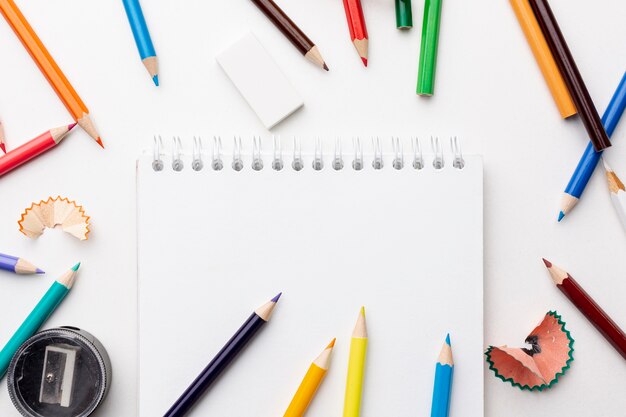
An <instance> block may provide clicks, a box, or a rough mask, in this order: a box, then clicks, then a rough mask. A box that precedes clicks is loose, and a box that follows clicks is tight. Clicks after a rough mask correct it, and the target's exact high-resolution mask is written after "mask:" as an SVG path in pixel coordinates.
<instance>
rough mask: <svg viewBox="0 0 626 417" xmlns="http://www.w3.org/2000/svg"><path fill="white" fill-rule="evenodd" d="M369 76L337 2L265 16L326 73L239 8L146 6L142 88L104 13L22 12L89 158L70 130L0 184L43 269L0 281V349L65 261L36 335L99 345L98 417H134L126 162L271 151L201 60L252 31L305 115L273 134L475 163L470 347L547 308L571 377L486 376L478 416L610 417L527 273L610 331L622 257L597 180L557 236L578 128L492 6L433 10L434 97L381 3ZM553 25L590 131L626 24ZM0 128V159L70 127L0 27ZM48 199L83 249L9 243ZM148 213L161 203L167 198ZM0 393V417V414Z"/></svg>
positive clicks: (109, 9) (1, 215)
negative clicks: (222, 149)
mask: <svg viewBox="0 0 626 417" xmlns="http://www.w3.org/2000/svg"><path fill="white" fill-rule="evenodd" d="M364 3H365V4H364V9H365V15H366V19H367V23H368V29H369V32H370V38H371V49H370V52H371V53H370V68H368V69H364V68H363V67H362V64H361V62H360V60H359V59H358V57H357V55H356V52H355V50H354V48H353V46H352V45H351V43H350V41H349V38H348V34H347V28H346V23H345V16H344V11H343V7H342V5H341V2H340V1H339V0H321V1H318V2H302V1H297V0H282V1H281V4H282V5H283V7H284V9H285V10H287V11H288V12H289V13H290V15H291V16H292V18H293V19H294V20H296V21H297V22H300V26H301V27H302V28H303V29H304V30H305V31H306V32H307V33H308V34H309V36H310V37H311V38H312V39H313V40H314V41H315V42H316V43H317V44H318V46H319V48H320V50H321V52H322V54H323V55H324V57H325V58H326V60H327V62H328V65H329V66H330V68H331V72H330V73H325V72H323V71H321V70H319V69H317V68H315V67H313V66H312V65H310V64H309V63H308V62H307V61H306V60H305V59H304V58H302V57H301V56H299V55H298V53H297V51H296V50H295V49H294V48H293V47H292V46H291V45H290V44H289V43H288V42H287V41H286V40H285V39H284V38H283V36H282V35H281V34H280V33H279V32H278V31H277V30H276V29H275V28H274V27H273V26H272V25H271V24H269V22H268V21H267V19H266V18H265V17H264V16H263V15H262V14H261V13H260V12H259V11H258V10H256V8H255V7H254V6H253V5H252V4H249V2H248V1H246V0H240V1H229V2H216V1H211V2H207V1H202V0H193V1H192V0H188V1H186V2H184V4H183V2H166V1H155V0H153V1H144V5H143V7H144V11H145V14H146V17H147V19H148V22H149V25H150V28H151V32H152V37H153V40H154V43H155V47H156V49H157V52H158V54H159V57H160V62H161V71H160V77H161V82H162V86H161V87H159V88H158V89H156V88H155V87H154V86H153V85H152V83H151V80H150V79H149V77H148V75H147V73H146V72H145V69H144V68H143V66H142V65H141V63H140V61H139V57H138V54H137V51H136V49H135V45H134V41H133V39H132V35H131V33H130V29H129V27H128V22H127V20H126V16H125V13H124V10H123V7H122V4H121V2H111V1H108V2H105V1H92V2H89V3H86V2H84V1H78V0H54V1H51V0H49V1H42V0H31V1H28V2H26V1H20V2H19V4H20V6H21V7H22V10H23V12H24V13H25V15H26V16H27V17H28V19H29V20H30V22H31V24H32V25H33V26H34V27H35V28H36V29H37V31H38V33H39V35H40V36H41V38H42V39H43V40H44V41H45V43H46V45H47V46H48V48H49V50H50V51H51V53H52V54H53V55H54V57H55V58H56V60H57V62H58V63H59V65H60V66H61V67H62V68H63V70H64V72H65V73H66V75H67V76H68V78H69V79H70V80H71V82H72V84H73V85H74V87H75V88H76V89H77V91H78V92H79V93H80V94H81V96H82V97H83V99H84V100H85V102H86V103H87V105H88V106H89V108H90V110H91V114H92V117H93V119H94V121H95V123H96V124H97V126H98V128H99V129H100V131H101V134H102V138H103V140H104V143H105V145H106V146H107V149H106V150H105V151H102V150H100V149H99V148H98V146H97V145H96V144H95V143H94V142H93V141H92V140H91V139H90V138H88V137H87V135H86V134H84V133H83V132H81V131H77V132H75V133H73V134H72V136H71V137H69V138H68V139H67V140H66V142H64V143H63V144H62V146H60V147H59V148H58V149H56V150H54V151H53V152H50V153H49V154H48V155H46V156H44V157H42V158H40V159H39V160H38V161H36V162H35V163H31V164H29V165H28V166H27V167H23V168H22V169H20V170H19V171H17V172H15V173H13V174H11V175H10V176H7V177H4V178H2V179H1V180H0V201H1V203H0V247H1V248H2V251H3V252H8V253H13V254H19V255H21V256H24V257H25V258H27V259H30V260H32V261H33V262H36V263H37V264H38V265H39V266H41V267H43V268H45V269H46V270H47V271H48V272H49V275H47V276H45V277H13V276H11V275H10V274H2V276H1V277H0V317H1V319H0V340H6V339H7V338H8V337H9V336H10V334H11V333H12V332H13V331H14V329H15V327H16V326H17V324H18V323H19V322H20V321H21V320H22V319H23V317H24V316H25V315H26V314H27V312H28V310H29V309H30V308H31V307H32V305H33V304H34V302H35V301H36V300H37V299H38V298H39V296H40V295H41V294H42V293H43V292H44V291H45V290H46V288H47V287H48V286H49V284H50V282H51V280H52V279H53V277H57V276H58V275H59V274H61V273H62V272H63V271H64V270H65V269H67V268H69V267H70V266H71V265H73V263H74V262H76V261H77V260H81V261H83V267H82V268H81V274H80V278H79V279H80V282H79V283H78V284H77V286H76V288H75V289H74V291H73V293H72V294H71V295H70V298H69V299H67V300H66V301H65V302H64V304H63V305H62V306H61V307H60V308H59V310H58V311H57V312H56V313H55V314H54V316H53V317H52V318H51V319H50V321H49V322H48V324H47V325H48V326H55V325H63V324H70V325H75V326H79V327H84V328H85V329H87V330H90V331H91V332H93V333H94V334H96V335H97V336H98V337H99V338H100V339H101V341H102V342H103V343H104V344H105V345H106V346H107V348H108V351H109V353H110V355H111V356H112V360H113V363H114V367H115V382H114V384H113V386H112V389H111V392H110V396H109V398H108V399H107V401H106V403H105V404H104V405H103V407H102V408H101V411H100V413H99V415H101V416H133V415H135V396H136V380H135V376H136V361H135V357H134V354H135V350H136V341H135V335H136V296H137V295H136V286H135V277H136V273H135V268H136V265H135V251H136V241H135V175H134V174H135V159H136V156H137V154H138V152H139V151H140V149H143V148H146V147H148V145H149V143H150V141H151V138H152V135H153V134H154V133H160V134H162V135H164V137H165V138H167V139H168V140H169V138H170V137H171V135H173V134H177V135H181V136H182V137H184V138H187V139H189V138H190V137H191V135H193V134H201V135H203V136H204V137H209V136H210V135H213V134H221V135H222V136H224V137H230V136H231V135H232V134H239V135H242V136H243V137H244V138H246V139H248V140H250V136H251V135H252V134H263V135H264V136H265V137H269V133H268V132H267V131H265V130H264V129H263V127H262V125H261V124H260V123H259V122H258V121H257V120H256V118H255V116H254V114H252V113H251V111H250V110H249V109H248V108H247V106H246V104H245V103H244V102H243V100H242V99H241V98H240V97H239V96H238V94H237V93H236V92H235V91H234V90H233V88H232V85H230V83H229V81H228V80H227V78H226V76H225V75H224V74H223V73H221V70H220V69H219V68H218V66H217V64H216V63H215V61H214V59H213V57H214V55H215V54H216V53H218V52H219V51H221V50H222V49H223V48H225V47H226V46H228V45H229V44H230V43H232V42H233V41H234V40H235V39H236V38H237V37H239V36H240V35H241V34H243V33H244V32H246V31H247V30H253V31H254V32H255V33H256V34H257V36H258V37H259V39H260V40H261V42H262V43H263V44H264V45H265V46H266V48H267V49H268V51H269V52H270V54H271V55H272V56H273V57H274V58H275V60H276V61H277V62H278V64H279V66H281V67H282V68H283V69H284V71H285V73H286V74H287V76H288V77H289V78H290V79H291V80H292V81H293V83H294V85H295V87H296V88H297V89H298V90H299V91H300V92H301V94H302V95H303V96H304V99H305V103H306V104H305V108H304V109H303V110H301V111H299V112H298V113H297V114H295V115H294V116H293V117H291V118H290V119H288V120H287V121H285V122H284V123H282V124H281V125H279V126H278V127H277V128H276V129H274V133H276V134H281V135H282V136H284V137H287V136H291V135H293V134H298V135H300V136H301V137H302V139H303V140H305V141H310V140H312V138H313V137H316V136H320V137H322V138H324V140H327V141H328V142H329V143H330V141H331V139H332V138H333V137H334V136H336V135H339V136H343V137H344V138H349V137H351V136H353V135H360V136H361V137H362V138H368V137H369V136H371V135H380V136H381V137H389V136H391V135H399V136H403V137H408V136H411V135H418V136H420V137H422V138H426V137H428V136H430V135H431V134H433V135H439V136H441V137H442V138H447V137H448V136H450V135H458V136H459V137H461V138H462V140H463V144H464V149H465V152H466V153H482V154H483V155H484V157H485V192H486V194H485V227H486V230H485V254H486V257H485V271H486V276H485V283H486V284H485V346H487V345H489V344H505V343H506V344H509V345H520V344H521V343H522V342H523V340H524V339H525V337H526V336H527V334H528V332H530V330H531V329H532V328H533V327H534V325H535V324H536V323H537V322H538V321H539V320H540V319H541V317H542V316H543V314H544V313H545V312H546V311H548V310H550V309H557V310H558V311H559V312H560V313H562V314H563V317H564V319H565V321H566V322H567V324H568V328H570V329H571V331H572V334H573V336H574V338H575V339H576V344H575V347H576V352H575V357H576V360H575V362H574V364H573V366H572V369H571V370H570V372H569V373H568V374H567V375H566V376H565V377H564V378H563V380H562V381H561V382H559V384H557V386H556V387H555V388H554V389H552V390H550V391H548V392H544V393H528V392H520V391H518V390H517V389H516V388H512V387H511V386H509V385H506V384H504V383H502V382H501V381H499V380H497V379H495V378H494V377H493V376H492V375H491V373H490V372H489V371H487V370H486V371H485V372H487V373H488V374H487V375H486V379H485V381H486V382H485V383H486V401H485V402H486V410H487V411H486V414H487V415H488V416H491V417H499V416H530V415H554V414H559V415H577V416H588V415H594V416H607V417H616V416H621V415H624V409H626V397H624V396H623V389H622V387H623V381H624V378H625V377H626V365H625V363H624V360H623V359H622V358H621V357H620V356H619V355H618V354H617V353H616V352H615V350H613V349H612V348H611V347H610V346H609V345H608V343H607V342H606V341H605V340H604V339H603V338H602V337H601V336H599V335H598V333H597V332H596V331H595V329H593V327H592V326H591V325H590V324H589V323H588V322H587V321H586V320H585V319H584V318H583V317H582V315H581V314H580V313H579V312H578V311H576V310H575V308H573V307H572V306H571V305H570V304H569V302H568V301H567V300H566V299H565V298H564V296H562V295H561V294H560V293H559V292H558V291H557V290H556V289H555V288H553V286H552V284H551V283H550V280H549V278H548V276H547V274H546V272H545V270H544V267H543V265H542V263H541V260H540V257H542V256H544V257H547V258H549V259H551V260H553V261H554V262H555V263H557V264H559V265H561V266H563V267H565V268H566V269H568V270H569V271H570V272H571V273H572V274H573V275H574V276H575V277H577V278H578V280H579V282H581V283H582V284H583V285H584V286H585V288H586V289H587V291H588V292H590V293H591V294H592V295H594V296H595V298H596V299H597V301H599V302H600V303H601V304H602V305H603V306H604V308H605V309H606V310H607V312H609V313H610V314H611V315H612V316H613V317H614V318H615V320H616V321H618V322H620V323H622V325H623V326H626V306H625V305H624V303H623V298H624V294H625V292H626V283H625V282H624V280H623V277H624V276H625V274H626V260H625V259H624V257H623V256H621V255H622V254H623V253H624V251H625V250H626V238H625V237H624V232H623V231H622V230H621V227H620V225H619V223H618V221H617V218H616V216H615V213H613V211H612V210H613V209H612V207H611V204H610V200H609V196H608V193H607V190H606V186H605V183H604V179H603V178H602V176H601V175H596V176H595V177H594V179H593V180H592V181H591V183H590V185H589V188H588V190H587V192H586V194H585V196H584V199H583V201H582V203H581V204H580V205H579V207H577V208H576V210H575V212H573V213H572V214H571V215H570V216H569V217H568V218H567V219H566V220H565V221H564V222H563V224H560V225H557V224H556V221H555V220H556V215H557V212H558V202H559V198H560V193H561V192H562V189H563V187H564V186H565V184H566V182H567V180H568V179H569V176H570V174H571V172H572V170H573V169H574V167H575V165H576V163H577V161H578V158H579V156H580V154H581V152H582V151H583V149H584V147H585V146H586V142H587V138H586V134H585V132H584V129H583V127H582V124H581V122H580V120H578V119H574V120H570V121H567V122H564V121H562V120H560V118H559V115H558V112H557V110H556V108H555V106H554V104H553V102H552V98H551V97H550V94H549V92H548V90H547V88H546V87H545V84H544V82H543V79H542V77H541V74H540V72H539V71H538V69H537V66H536V64H535V62H534V59H533V57H532V55H531V52H530V50H529V48H528V45H527V44H526V41H525V39H524V37H523V35H522V32H521V30H520V28H519V25H518V23H517V21H516V19H515V16H514V14H513V12H512V10H511V8H510V6H509V4H508V2H506V1H500V2H494V1H488V0H474V1H471V2H470V1H461V0H448V1H447V2H446V4H445V5H444V12H443V21H442V33H441V42H440V55H439V57H440V59H439V68H438V79H437V89H436V96H435V97H434V98H432V99H423V98H418V97H416V96H415V94H414V88H415V79H416V68H417V60H418V54H419V40H420V30H421V16H422V12H423V4H422V2H421V1H414V21H415V27H414V29H413V30H412V31H411V32H408V33H399V32H398V31H396V29H395V17H394V8H393V2H391V1H390V0H385V1H383V0H368V1H365V2H364ZM552 6H553V9H554V11H555V14H556V15H557V17H558V19H559V22H560V24H561V27H562V29H563V31H564V33H565V35H566V37H567V39H568V41H569V44H570V47H571V49H572V52H573V55H574V56H575V57H576V59H577V62H578V64H579V67H580V70H581V72H582V74H583V77H584V78H585V80H586V82H587V86H588V87H589V90H590V92H591V95H592V97H593V98H594V99H595V101H596V103H597V107H598V109H599V111H600V112H602V111H604V108H605V107H606V105H607V104H608V101H609V99H610V97H611V95H612V93H613V91H614V89H615V87H616V86H617V83H618V82H619V80H620V78H621V76H622V74H623V72H624V70H625V69H626V54H625V47H624V39H626V26H625V25H624V24H623V19H624V14H625V13H626V5H624V4H622V3H620V2H616V1H609V0H596V1H595V2H593V4H591V3H589V2H586V1H582V0H569V1H565V0H553V1H552ZM0 39H2V40H3V41H2V42H0V56H1V57H2V58H1V62H2V66H1V70H0V71H1V74H2V77H0V92H1V96H0V117H2V120H3V122H4V124H5V126H6V133H7V141H8V146H9V148H13V147H15V146H17V145H19V144H20V143H22V142H24V141H26V140H27V139H30V138H32V137H34V136H36V135H38V134H39V133H41V132H43V131H45V130H46V129H49V128H51V127H54V126H59V125H62V124H65V123H68V122H70V121H71V119H70V117H69V115H68V113H67V112H66V111H65V109H64V108H63V106H62V104H61V103H60V102H59V101H58V99H57V98H56V97H55V94H54V92H53V91H52V90H51V89H50V88H49V86H48V84H47V82H46V81H45V79H44V78H43V77H42V75H41V74H40V72H39V70H38V69H37V68H36V66H35V65H34V64H33V63H32V61H31V59H30V58H29V56H28V55H27V54H26V53H25V51H24V49H23V47H22V46H21V45H20V43H19V42H18V41H17V39H16V38H15V36H14V35H13V33H12V32H11V30H10V28H9V27H8V25H5V24H0ZM625 134H626V128H624V126H621V127H619V128H618V130H617V131H616V133H615V135H614V139H615V143H616V144H615V146H614V147H613V149H611V151H610V153H611V155H610V161H611V162H612V164H613V165H614V168H615V169H616V170H618V171H620V172H622V174H623V176H626V160H625V159H624V155H625V152H626V140H624V136H625ZM56 194H61V195H66V196H68V197H71V198H73V199H75V200H77V201H78V202H79V203H82V204H83V205H84V206H85V207H86V210H87V213H88V214H89V215H91V216H92V221H93V223H92V225H93V226H92V229H93V233H92V237H91V238H90V240H89V241H88V242H78V241H76V240H74V239H73V238H71V237H69V236H66V235H63V234H62V232H61V231H59V230H53V231H48V232H47V233H46V234H45V235H44V236H43V237H42V238H40V239H39V240H36V241H31V240H28V239H27V238H25V237H23V236H22V235H21V234H19V232H18V231H17V223H16V222H17V220H18V219H19V214H20V213H21V211H22V210H23V209H24V208H25V207H26V206H27V205H29V204H30V202H31V201H34V200H38V199H40V198H45V197H47V196H48V195H56ZM163 198H167V196H166V195H164V196H163ZM4 385H5V384H4V382H3V383H2V386H1V387H0V414H2V415H8V416H11V415H15V414H16V413H15V411H13V409H12V406H11V405H10V401H9V399H8V396H7V395H6V391H5V386H4Z"/></svg>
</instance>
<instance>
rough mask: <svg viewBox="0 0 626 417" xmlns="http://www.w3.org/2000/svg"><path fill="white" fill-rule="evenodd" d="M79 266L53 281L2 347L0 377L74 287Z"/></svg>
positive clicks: (78, 264) (0, 352)
mask: <svg viewBox="0 0 626 417" xmlns="http://www.w3.org/2000/svg"><path fill="white" fill-rule="evenodd" d="M79 267H80V262H79V263H77V264H76V265H74V267H73V268H72V269H70V270H69V271H67V272H66V273H65V274H64V275H63V276H62V277H61V278H59V279H57V280H56V281H54V283H52V286H51V287H50V289H49V290H48V292H46V294H45V295H44V296H43V297H42V299H41V300H40V301H39V303H37V305H36V306H35V308H34V309H33V311H31V312H30V314H29V315H28V317H26V320H24V322H23V323H22V325H21V326H20V328H19V329H17V331H16V332H15V333H14V334H13V336H12V337H11V339H10V340H9V341H8V342H7V344H6V345H5V346H4V347H3V348H2V350H1V351H0V378H2V377H3V376H4V374H5V373H6V372H7V368H8V367H9V363H10V362H11V358H12V357H13V355H14V354H15V352H17V350H18V349H19V347H20V346H21V345H22V343H24V342H25V341H26V340H27V339H28V338H29V337H31V336H32V335H34V334H35V333H36V332H37V330H39V328H40V327H41V326H42V325H43V324H44V323H45V321H46V320H47V319H48V317H50V315H51V314H52V313H53V312H54V310H55V309H56V308H57V306H58V305H59V304H61V301H63V299H64V298H65V296H66V295H67V293H69V292H70V289H72V286H73V285H74V280H75V279H76V273H77V271H78V268H79Z"/></svg>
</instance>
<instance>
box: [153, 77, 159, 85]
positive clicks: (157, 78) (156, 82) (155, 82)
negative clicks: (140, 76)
mask: <svg viewBox="0 0 626 417" xmlns="http://www.w3.org/2000/svg"><path fill="white" fill-rule="evenodd" d="M152 81H153V82H154V85H156V86H157V87H158V86H159V76H158V74H157V75H155V76H154V77H152Z"/></svg>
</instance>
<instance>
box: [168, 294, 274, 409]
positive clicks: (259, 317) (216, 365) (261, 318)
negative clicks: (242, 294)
mask: <svg viewBox="0 0 626 417" xmlns="http://www.w3.org/2000/svg"><path fill="white" fill-rule="evenodd" d="M281 294H282V293H281ZM281 294H278V295H277V296H276V297H274V298H272V299H271V300H270V301H268V302H267V303H265V304H263V305H262V306H261V307H259V308H258V309H256V310H255V311H254V312H253V313H252V315H250V317H248V319H247V320H246V321H245V323H244V324H243V325H242V326H241V327H240V328H239V330H237V332H236V333H235V334H234V335H233V337H231V338H230V340H229V341H228V342H227V343H226V345H224V347H223V348H222V350H220V351H219V353H218V354H217V355H216V356H215V357H214V358H213V360H212V361H211V362H210V363H209V364H208V365H207V366H206V368H204V370H202V372H201V373H200V375H198V377H197V378H196V379H195V380H194V381H193V382H192V383H191V385H190V386H189V387H188V388H187V389H186V390H185V392H184V393H183V395H181V396H180V397H179V398H178V400H176V402H175V403H174V405H172V407H170V409H169V410H168V411H167V412H166V413H165V415H164V417H181V416H184V415H185V414H187V412H189V410H190V409H191V408H192V407H193V405H194V404H195V403H196V401H198V400H199V399H200V397H201V396H202V394H204V392H205V391H206V390H207V389H208V388H209V387H210V386H211V385H212V384H213V382H215V380H216V379H217V377H218V376H219V375H220V374H221V373H222V372H224V370H225V369H226V367H227V366H228V365H229V364H230V363H231V362H232V361H233V360H234V359H235V358H236V357H237V355H238V354H239V353H240V352H241V350H242V349H243V348H244V347H245V346H246V345H247V344H248V343H249V342H250V341H251V340H252V338H253V337H254V336H255V335H256V333H257V332H258V331H259V329H261V327H263V325H264V324H265V323H267V322H268V320H269V319H270V316H271V315H272V312H273V311H274V308H275V307H276V303H277V302H278V299H279V298H280V296H281Z"/></svg>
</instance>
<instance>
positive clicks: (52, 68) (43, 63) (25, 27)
mask: <svg viewBox="0 0 626 417" xmlns="http://www.w3.org/2000/svg"><path fill="white" fill-rule="evenodd" d="M0 12H2V14H3V15H4V18H5V19H6V21H7V22H8V23H9V25H11V28H13V31H14V32H15V34H16V35H17V37H18V38H20V41H22V44H23V45H24V47H25V48H26V50H27V51H28V53H29V54H30V56H31V57H32V58H33V60H34V61H35V63H36V64H37V66H38V67H39V69H40V70H41V72H42V73H43V75H44V76H45V77H46V79H47V80H48V82H49V83H50V85H51V86H52V88H54V91H56V93H57V95H58V96H59V98H60V99H61V101H62V102H63V104H65V107H66V108H67V110H68V111H69V112H70V114H71V115H72V117H73V118H74V120H75V121H76V122H77V123H78V125H79V126H80V127H82V128H83V129H84V130H85V131H86V132H87V133H88V134H89V136H91V137H92V138H94V140H95V141H96V142H98V144H99V145H100V146H102V147H103V148H104V145H103V144H102V140H100V135H99V134H98V131H97V130H96V127H95V126H94V124H93V122H92V121H91V118H90V117H89V110H88V109H87V106H85V103H83V101H82V100H81V99H80V97H79V96H78V94H77V93H76V91H75V90H74V87H72V85H71V84H70V82H69V81H68V80H67V78H66V77H65V74H63V71H61V69H60V68H59V66H58V65H57V63H56V62H54V59H53V58H52V56H51V55H50V53H49V52H48V50H47V49H46V47H45V46H44V44H43V43H42V42H41V40H40V39H39V37H38V36H37V34H36V33H35V31H34V30H33V28H32V27H31V26H30V24H29V23H28V21H27V20H26V18H25V17H24V15H23V14H22V12H21V11H20V9H19V8H18V7H17V5H16V4H15V2H14V1H13V0H0Z"/></svg>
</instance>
